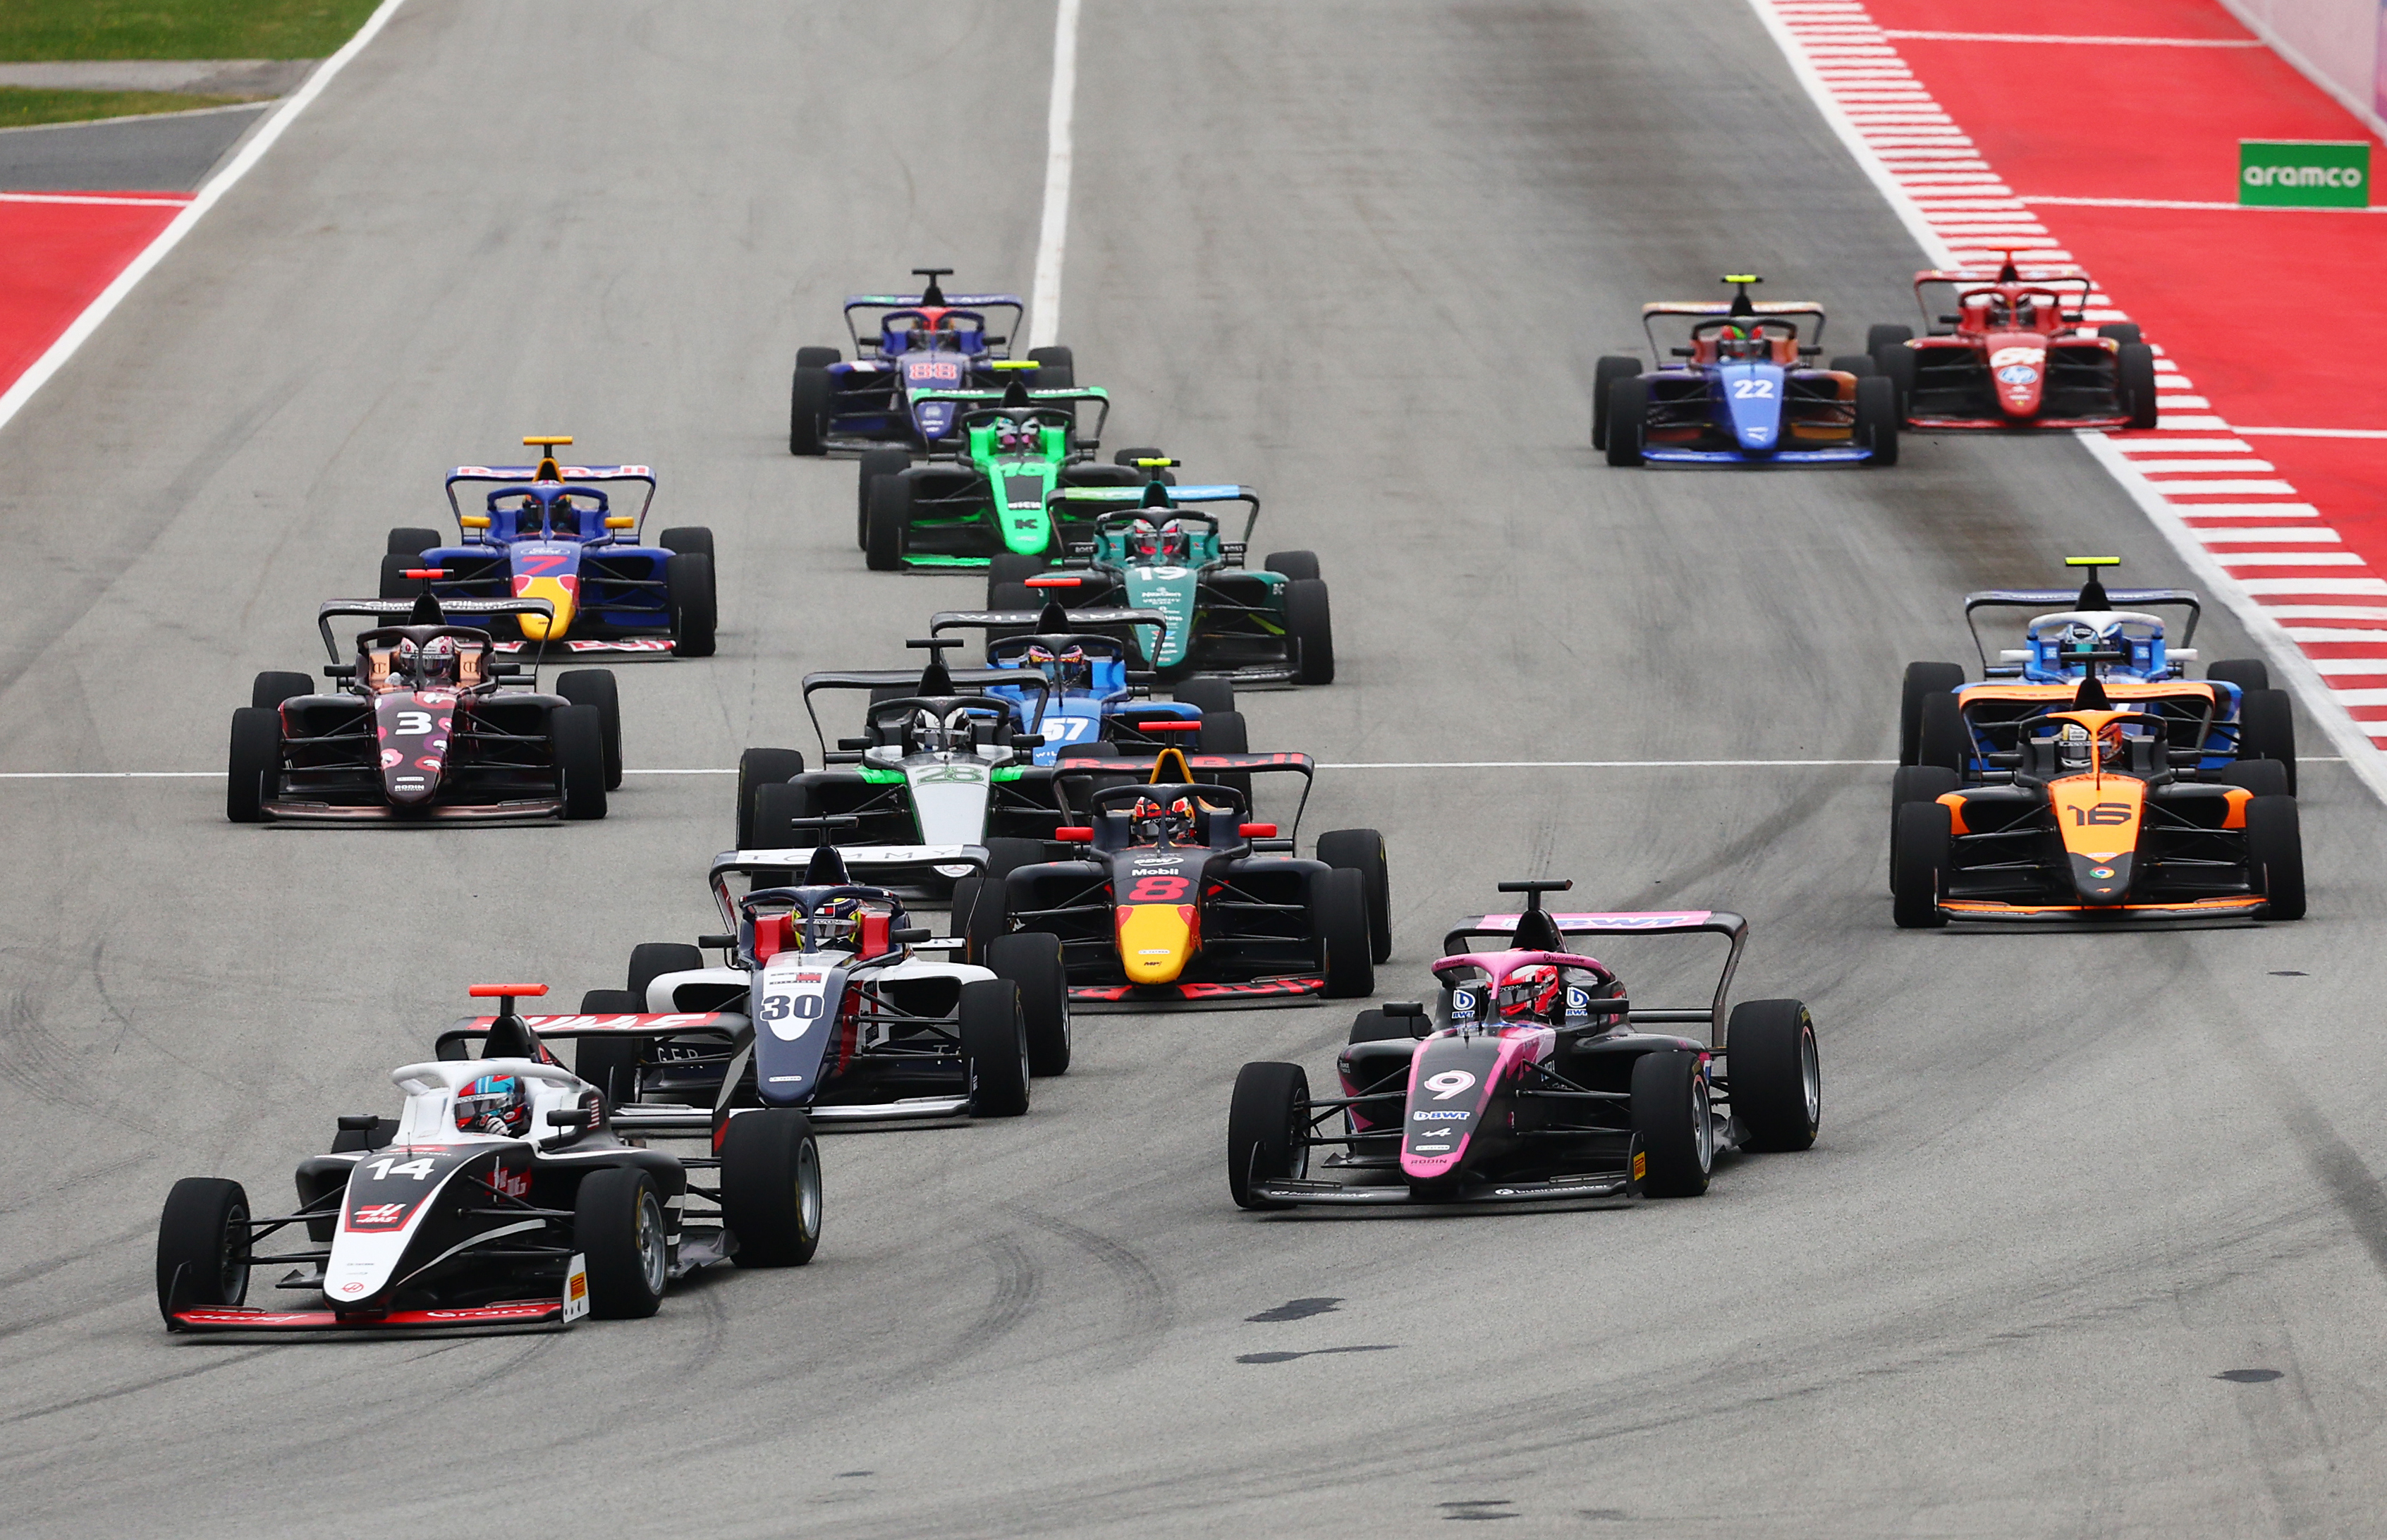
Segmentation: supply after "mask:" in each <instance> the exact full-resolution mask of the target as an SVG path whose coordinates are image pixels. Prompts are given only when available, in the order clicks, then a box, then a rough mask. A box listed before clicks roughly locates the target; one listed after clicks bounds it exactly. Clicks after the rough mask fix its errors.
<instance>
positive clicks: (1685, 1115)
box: [1227, 881, 1824, 1208]
mask: <svg viewBox="0 0 2387 1540" xmlns="http://www.w3.org/2000/svg"><path fill="white" fill-rule="evenodd" d="M1570 886H1572V885H1571V884H1569V883H1567V882H1563V881H1560V882H1504V883H1502V884H1500V890H1501V891H1502V892H1504V893H1523V894H1524V895H1525V908H1524V912H1523V913H1522V914H1510V915H1483V916H1481V917H1479V918H1475V919H1471V920H1469V921H1467V922H1466V923H1465V924H1463V925H1462V926H1460V927H1459V928H1458V929H1456V930H1454V931H1452V932H1451V933H1450V934H1449V935H1448V936H1447V937H1446V938H1445V939H1444V940H1443V943H1442V949H1443V951H1444V952H1445V953H1447V954H1448V955H1446V956H1444V957H1443V958H1442V959H1441V960H1440V961H1438V962H1436V963H1435V964H1434V965H1433V976H1434V980H1435V982H1436V983H1437V984H1438V985H1440V990H1439V991H1438V992H1437V994H1436V997H1435V1000H1434V1003H1433V1008H1432V1009H1431V1011H1429V1010H1428V1008H1427V1006H1426V1005H1425V1004H1423V1003H1422V1002H1417V1001H1408V1002H1399V1003H1396V1004H1388V1005H1386V1006H1384V1007H1383V1009H1381V1010H1368V1011H1362V1012H1360V1013H1359V1015H1358V1018H1357V1019H1355V1020H1354V1021H1353V1022H1352V1024H1351V1037H1350V1045H1349V1046H1348V1047H1346V1048H1345V1049H1344V1050H1343V1053H1342V1055H1341V1057H1340V1058H1339V1059H1338V1060H1337V1062H1336V1065H1335V1069H1336V1073H1337V1076H1338V1078H1339V1079H1340V1080H1341V1082H1342V1094H1340V1095H1337V1096H1316V1097H1313V1096H1312V1095H1311V1094H1310V1093H1309V1080H1308V1077H1307V1075H1306V1074H1305V1073H1304V1072H1303V1070H1302V1067H1301V1066H1299V1065H1297V1064H1270V1063H1257V1064H1247V1065H1245V1066H1244V1067H1243V1070H1242V1072H1241V1073H1240V1074H1238V1075H1237V1076H1236V1077H1235V1090H1234V1099H1233V1101H1232V1103H1231V1106H1230V1109H1229V1111H1228V1114H1227V1189H1228V1191H1229V1193H1231V1195H1232V1196H1233V1198H1234V1200H1235V1202H1236V1204H1237V1205H1240V1206H1242V1207H1244V1208H1285V1207H1291V1206H1294V1205H1302V1204H1323V1205H1372V1204H1447V1203H1484V1204H1501V1203H1530V1202H1547V1201H1554V1200H1568V1199H1572V1200H1582V1199H1595V1198H1600V1199H1618V1200H1623V1199H1629V1198H1635V1197H1697V1196H1699V1194H1700V1193H1705V1192H1706V1191H1707V1190H1708V1183H1709V1180H1710V1178H1711V1175H1712V1173H1713V1171H1714V1168H1715V1163H1716V1160H1717V1158H1718V1157H1719V1156H1723V1155H1731V1154H1735V1153H1746V1152H1754V1151H1772V1150H1804V1149H1806V1148H1808V1147H1810V1146H1811V1145H1812V1144H1813V1143H1814V1142H1815V1134H1816V1130H1817V1129H1818V1128H1819V1126H1820V1125H1821V1122H1822V1116H1823V1090H1824V1087H1823V1072H1822V1069H1821V1067H1820V1064H1819V1061H1818V1058H1817V1055H1816V1051H1815V1024H1814V1020H1813V1018H1812V1016H1810V1015H1809V1014H1808V1011H1807V1007H1806V1006H1805V1005H1803V1004H1800V1002H1798V1001H1796V1000H1748V1001H1743V1002H1741V1003H1740V1004H1737V1005H1735V1006H1733V1007H1732V1013H1731V1015H1730V1016H1725V1014H1724V1004H1725V998H1726V994H1727V991H1729V990H1730V989H1731V986H1732V977H1733V973H1734V971H1735V969H1736V968H1737V967H1738V966H1739V963H1740V953H1741V949H1742V947H1743V946H1745V945H1746V944H1747V942H1748V940H1749V922H1748V921H1746V920H1744V919H1742V918H1741V917H1740V916H1739V915H1732V914H1726V913H1724V912H1723V911H1721V910H1683V911H1668V912H1660V913H1646V914H1631V913H1628V914H1593V915H1560V914H1552V913H1550V912H1549V911H1547V910H1545V909H1544V908H1543V907H1542V895H1543V894H1544V893H1546V892H1564V891H1565V890H1567V889H1568V888H1569V887H1570ZM1697 935H1711V936H1722V937H1724V938H1726V940H1727V942H1728V949H1727V951H1726V953H1725V957H1724V970H1723V973H1722V975H1721V976H1720V977H1719V978H1717V980H1716V987H1715V993H1714V995H1713V997H1712V998H1711V999H1710V1000H1709V1001H1708V1002H1706V1003H1705V1004H1701V1005H1697V1006H1689V1007H1682V1008H1654V1007H1650V1006H1646V1005H1640V1004H1635V1003H1634V1002H1633V1001H1631V1000H1629V999H1627V998H1626V997H1625V987H1624V982H1623V979H1621V978H1618V977H1617V975H1616V974H1615V972H1614V971H1613V970H1611V969H1610V968H1609V967H1607V966H1604V965H1602V964H1601V963H1600V962H1598V960H1597V959H1595V958H1593V957H1590V956H1586V955H1585V954H1584V953H1580V952H1578V951H1576V950H1575V949H1574V948H1573V947H1572V946H1570V945H1569V944H1568V941H1569V940H1570V939H1571V938H1573V937H1577V936H1610V937H1624V936H1697ZM1478 938H1486V939H1496V940H1497V944H1496V946H1495V947H1494V948H1492V949H1490V950H1484V949H1480V948H1479V947H1478V946H1476V945H1475V944H1474V943H1475V942H1476V940H1477V939H1478ZM1719 1022H1723V1023H1724V1038H1723V1041H1720V1042H1719V1041H1715V1039H1714V1032H1715V1028H1716V1025H1717V1023H1719ZM1691 1026H1703V1027H1704V1028H1705V1029H1706V1030H1705V1031H1703V1032H1701V1033H1700V1034H1699V1035H1697V1036H1690V1035H1684V1036H1676V1035H1675V1034H1674V1033H1673V1032H1672V1031H1669V1030H1667V1029H1668V1028H1684V1027H1691ZM1338 1120H1339V1121H1340V1123H1341V1127H1340V1129H1336V1128H1335V1127H1333V1125H1334V1124H1335V1123H1336V1122H1337V1121H1338ZM1338 1146H1339V1148H1338ZM1315 1149H1334V1150H1335V1151H1336V1153H1334V1154H1332V1155H1327V1156H1326V1157H1325V1158H1324V1159H1323V1160H1321V1161H1320V1162H1318V1165H1317V1168H1316V1169H1315V1170H1314V1171H1313V1168H1312V1165H1311V1155H1310V1152H1311V1151H1312V1150H1315Z"/></svg>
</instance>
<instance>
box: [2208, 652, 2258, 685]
mask: <svg viewBox="0 0 2387 1540" xmlns="http://www.w3.org/2000/svg"><path fill="white" fill-rule="evenodd" d="M2204 676H2205V677H2206V678H2208V679H2218V680H2219V681H2221V682H2222V683H2223V684H2226V685H2236V686H2237V687H2238V688H2240V689H2268V688H2271V665H2270V664H2268V663H2265V662H2264V661H2263V660H2262V659H2260V658H2224V659H2222V660H2221V661H2220V662H2219V663H2215V664H2214V665H2213V666H2212V667H2210V668H2208V669H2206V670H2205V671H2204Z"/></svg>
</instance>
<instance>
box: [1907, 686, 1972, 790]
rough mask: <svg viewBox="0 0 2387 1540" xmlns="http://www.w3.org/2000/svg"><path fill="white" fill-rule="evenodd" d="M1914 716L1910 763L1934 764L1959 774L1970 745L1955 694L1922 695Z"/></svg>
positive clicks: (1962, 769) (1961, 711)
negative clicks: (1912, 747) (1912, 760)
mask: <svg viewBox="0 0 2387 1540" xmlns="http://www.w3.org/2000/svg"><path fill="white" fill-rule="evenodd" d="M1915 717H1916V720H1915V729H1914V763H1915V764H1937V765H1939V766H1941V767H1943V768H1945V769H1949V770H1952V771H1954V772H1956V774H1958V775H1959V776H1961V775H1963V774H1964V761H1965V759H1966V758H1967V757H1968V755H1967V750H1968V749H1969V748H1970V745H1969V744H1967V743H1966V742H1965V733H1964V712H1963V710H1962V709H1960V708H1959V707H1958V706H1957V704H1956V698H1955V696H1953V695H1926V696H1925V697H1924V698H1923V708H1922V710H1921V711H1919V712H1917V713H1915Z"/></svg>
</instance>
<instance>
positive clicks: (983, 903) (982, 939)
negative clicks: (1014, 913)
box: [951, 852, 1011, 967]
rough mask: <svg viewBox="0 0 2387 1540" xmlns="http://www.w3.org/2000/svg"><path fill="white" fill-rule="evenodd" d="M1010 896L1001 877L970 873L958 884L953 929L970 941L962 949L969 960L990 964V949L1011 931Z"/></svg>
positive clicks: (983, 964)
mask: <svg viewBox="0 0 2387 1540" xmlns="http://www.w3.org/2000/svg"><path fill="white" fill-rule="evenodd" d="M988 853H990V854H991V853H992V852H988ZM1010 896H1011V895H1010V890H1008V889H1006V888H1005V887H1004V883H1003V879H1002V878H1001V877H963V878H962V879H961V880H960V881H959V882H956V883H954V912H953V919H952V922H951V924H952V929H953V933H954V935H956V936H958V937H960V938H961V939H962V940H965V941H966V942H968V943H969V944H968V945H967V946H966V947H965V948H964V949H963V952H962V957H963V960H964V961H965V962H970V963H975V964H977V965H978V966H980V967H984V966H987V962H986V957H987V953H988V950H989V949H990V948H991V947H992V946H993V944H994V943H995V942H996V941H997V940H1001V939H1002V938H1003V937H1004V936H1007V935H1009V934H1010V933H1011V903H1010Z"/></svg>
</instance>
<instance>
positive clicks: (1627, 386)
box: [1607, 374, 1649, 466]
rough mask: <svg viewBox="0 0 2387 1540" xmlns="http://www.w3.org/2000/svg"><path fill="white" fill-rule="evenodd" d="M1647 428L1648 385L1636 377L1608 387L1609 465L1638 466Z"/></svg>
mask: <svg viewBox="0 0 2387 1540" xmlns="http://www.w3.org/2000/svg"><path fill="white" fill-rule="evenodd" d="M1648 425H1649V384H1648V381H1647V380H1644V379H1642V378H1641V377H1640V376H1639V375H1638V374H1636V375H1634V376H1633V377H1632V378H1630V379H1623V380H1616V381H1613V382H1611V383H1610V385H1609V387H1608V445H1607V448H1608V463H1610V465H1618V466H1634V465H1638V464H1640V463H1641V462H1642V461H1643V458H1644V457H1643V455H1642V452H1641V450H1642V441H1643V439H1644V437H1645V436H1646V435H1647V434H1648Z"/></svg>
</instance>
